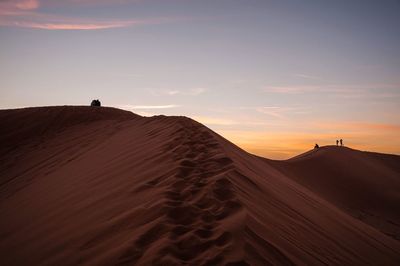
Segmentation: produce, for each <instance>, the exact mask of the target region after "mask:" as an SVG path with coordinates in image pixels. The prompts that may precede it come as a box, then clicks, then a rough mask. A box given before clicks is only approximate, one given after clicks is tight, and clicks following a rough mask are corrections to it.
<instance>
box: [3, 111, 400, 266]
mask: <svg viewBox="0 0 400 266" xmlns="http://www.w3.org/2000/svg"><path fill="white" fill-rule="evenodd" d="M0 143H1V146H0V162H1V164H0V264H1V265H77V264H82V265H322V264H328V265H399V264H400V242H399V240H400V211H399V206H400V156H396V155H386V154H378V153H369V152H361V151H357V150H352V149H349V148H345V147H333V146H326V147H322V148H320V149H318V150H313V151H309V152H307V153H305V154H302V155H299V156H297V157H295V158H292V159H290V160H286V161H275V160H268V159H265V158H261V157H258V156H254V155H251V154H249V153H247V152H245V151H243V150H241V149H240V148H238V147H237V146H235V145H234V144H232V143H231V142H229V141H227V140H226V139H224V138H222V137H221V136H219V135H218V134H216V133H215V132H213V131H211V130H210V129H208V128H207V127H205V126H203V125H201V124H199V123H198V122H196V121H194V120H192V119H189V118H186V117H166V116H155V117H149V118H147V117H141V116H138V115H135V114H133V113H130V112H126V111H122V110H118V109H114V108H105V107H101V108H97V107H67V106H62V107H41V108H25V109H15V110H1V111H0Z"/></svg>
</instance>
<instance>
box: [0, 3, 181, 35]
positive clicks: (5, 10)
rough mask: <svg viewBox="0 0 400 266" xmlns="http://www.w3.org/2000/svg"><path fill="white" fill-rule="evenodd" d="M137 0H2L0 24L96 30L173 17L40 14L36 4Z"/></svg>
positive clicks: (35, 27)
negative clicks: (100, 16)
mask: <svg viewBox="0 0 400 266" xmlns="http://www.w3.org/2000/svg"><path fill="white" fill-rule="evenodd" d="M137 1H138V0H116V1H110V0H79V1H78V0H66V1H48V0H41V1H40V2H39V0H19V1H11V0H5V1H2V2H0V26H3V27H19V28H32V29H45V30H99V29H112V28H123V27H130V26H137V25H144V24H158V23H165V22H169V21H171V20H176V19H173V18H151V19H141V20H135V19H127V20H113V19H100V18H96V19H92V18H75V17H65V16H60V15H52V14H48V13H43V12H41V11H40V9H39V7H42V6H49V5H58V4H59V5H78V4H84V5H85V4H93V5H95V4H123V3H128V2H137Z"/></svg>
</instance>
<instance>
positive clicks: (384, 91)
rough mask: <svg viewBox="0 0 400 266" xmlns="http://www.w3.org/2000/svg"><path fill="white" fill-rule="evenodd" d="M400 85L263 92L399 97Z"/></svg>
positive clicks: (300, 87)
mask: <svg viewBox="0 0 400 266" xmlns="http://www.w3.org/2000/svg"><path fill="white" fill-rule="evenodd" d="M399 89H400V84H348V85H346V84H344V85H331V84H321V85H310V86H304V85H290V86H265V87H264V88H263V89H262V90H263V91H264V92H267V93H274V94H306V93H329V94H332V95H334V96H338V97H346V98H361V97H363V98H364V97H370V96H373V97H379V98H385V97H398V96H400V93H399Z"/></svg>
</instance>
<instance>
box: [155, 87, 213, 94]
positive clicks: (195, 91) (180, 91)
mask: <svg viewBox="0 0 400 266" xmlns="http://www.w3.org/2000/svg"><path fill="white" fill-rule="evenodd" d="M206 91H207V89H206V88H202V87H198V88H191V89H151V93H152V94H153V95H155V96H164V95H170V96H174V95H186V96H198V95H200V94H203V93H205V92H206Z"/></svg>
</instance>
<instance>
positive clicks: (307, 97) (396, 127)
mask: <svg viewBox="0 0 400 266" xmlns="http://www.w3.org/2000/svg"><path fill="white" fill-rule="evenodd" d="M399 14H400V1H399V0H382V1H378V0H376V1H369V0H337V1H317V0H213V1H211V0H201V1H200V0H15V1H11V0H0V109H8V108H19V107H28V106H47V105H88V104H90V102H91V100H92V99H100V100H101V102H102V104H103V105H105V106H112V107H117V108H121V109H126V110H130V111H133V112H135V113H138V114H141V115H146V116H150V115H155V114H165V115H184V116H189V117H191V118H193V119H196V120H198V121H199V122H202V123H203V124H205V125H207V126H208V127H210V128H211V129H213V130H214V131H216V132H217V133H219V134H221V135H222V136H224V137H226V138H227V139H229V140H230V141H232V142H233V143H235V144H237V145H238V146H240V147H242V148H243V149H245V150H247V151H249V152H251V153H254V154H257V155H260V156H264V157H267V158H271V159H287V158H290V157H292V156H295V155H297V154H299V153H302V152H305V151H307V150H309V149H311V148H313V147H314V145H315V143H318V144H319V145H320V146H321V145H333V144H335V141H336V139H340V138H342V139H343V140H344V144H345V145H347V146H349V147H352V148H356V149H361V150H368V151H377V152H385V153H395V154H400V16H399Z"/></svg>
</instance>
